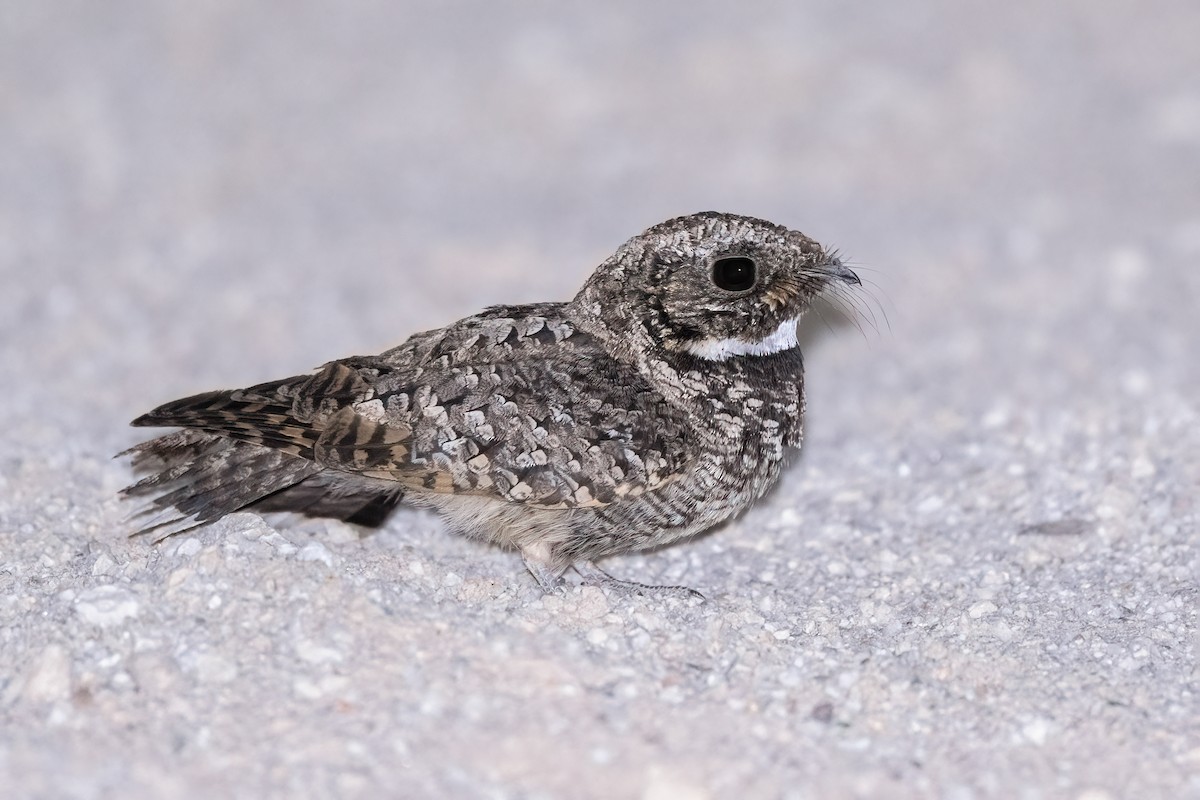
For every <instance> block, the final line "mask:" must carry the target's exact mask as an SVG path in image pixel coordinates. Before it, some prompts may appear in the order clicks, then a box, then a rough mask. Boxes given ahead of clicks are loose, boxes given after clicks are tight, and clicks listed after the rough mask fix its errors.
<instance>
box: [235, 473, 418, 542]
mask: <svg viewBox="0 0 1200 800" xmlns="http://www.w3.org/2000/svg"><path fill="white" fill-rule="evenodd" d="M403 499H404V491H403V488H402V487H400V486H399V485H396V486H383V487H381V486H377V485H374V484H368V483H366V482H365V481H362V480H361V479H355V478H349V477H345V476H336V475H331V474H330V473H328V472H320V473H317V474H316V475H313V476H311V477H309V478H306V479H304V480H303V481H301V482H299V483H297V484H296V485H294V486H289V487H288V488H286V489H281V490H280V491H278V492H276V493H275V494H272V495H269V496H267V497H264V498H263V499H262V500H259V501H258V502H257V503H255V504H254V507H253V508H254V510H255V511H294V512H297V513H300V514H304V515H306V516H309V517H330V518H333V519H340V520H343V521H345V522H353V523H355V524H357V525H365V526H367V527H370V528H376V527H378V526H380V525H382V524H383V522H384V520H385V519H387V517H388V515H389V514H390V513H391V512H392V510H393V509H394V508H395V507H396V506H397V505H399V504H400V501H401V500H403Z"/></svg>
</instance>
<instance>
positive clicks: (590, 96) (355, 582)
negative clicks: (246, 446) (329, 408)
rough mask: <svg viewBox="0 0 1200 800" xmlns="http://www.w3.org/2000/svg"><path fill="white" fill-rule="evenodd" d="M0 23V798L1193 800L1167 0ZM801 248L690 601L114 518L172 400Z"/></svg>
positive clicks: (322, 9)
mask: <svg viewBox="0 0 1200 800" xmlns="http://www.w3.org/2000/svg"><path fill="white" fill-rule="evenodd" d="M593 5H596V6H598V7H594V8H588V9H586V10H582V9H581V8H576V7H569V6H567V5H564V4H549V3H546V4H542V3H517V4H511V5H510V4H490V3H479V4H477V5H476V4H466V5H463V4H458V5H456V4H434V3H422V4H413V5H412V6H411V7H403V6H401V5H400V4H396V3H385V2H382V1H380V2H371V1H370V0H367V1H366V2H355V3H350V4H345V5H339V6H337V7H336V8H337V9H338V10H336V11H335V10H334V9H335V6H334V5H333V4H318V3H316V2H293V3H288V4H286V5H285V4H282V3H279V4H267V3H257V4H254V3H244V2H232V0H227V1H216V0H214V1H213V2H205V3H191V4H185V3H144V4H143V3H136V2H126V1H125V0H110V1H109V2H105V3H90V2H82V0H80V1H79V2H45V3H33V2H28V3H15V2H10V3H5V4H4V5H3V6H0V119H2V123H0V270H2V273H0V275H2V277H3V284H2V285H3V291H2V293H0V331H2V335H3V343H4V347H3V348H2V349H0V371H2V373H3V375H4V376H5V382H4V391H3V394H2V400H0V403H2V410H3V419H4V420H5V423H6V424H5V425H4V426H3V427H2V428H0V786H3V787H5V788H4V790H3V795H4V796H5V797H6V798H8V797H11V798H108V797H113V798H116V797H120V798H165V797H246V798H264V797H289V798H291V797H380V796H387V797H404V798H415V797H454V798H459V797H463V798H475V797H480V798H556V797H564V798H565V797H572V798H588V797H597V798H599V797H606V798H626V797H629V798H647V799H648V800H664V799H672V800H675V799H678V800H695V799H697V798H714V799H715V798H727V797H747V798H758V797H764V798H773V797H789V798H842V797H863V798H867V797H871V798H874V797H946V798H955V799H956V800H959V799H961V800H965V799H967V798H987V797H997V798H1058V797H1063V798H1079V799H1080V800H1104V799H1105V798H1114V800H1115V798H1125V797H1130V798H1132V797H1137V798H1153V797H1171V798H1188V797H1191V798H1197V797H1200V673H1198V672H1197V660H1198V655H1200V620H1198V618H1197V605H1198V601H1200V586H1198V583H1200V534H1198V532H1197V523H1198V521H1200V358H1198V357H1197V355H1196V350H1197V345H1198V343H1200V313H1197V309H1198V308H1200V264H1198V263H1197V262H1198V261H1200V178H1198V176H1200V84H1198V83H1197V75H1200V48H1198V47H1197V46H1196V42H1197V41H1200V6H1198V5H1197V4H1196V3H1194V2H1191V0H1180V1H1179V2H1166V1H1163V2H1142V3H1137V4H1134V3H1121V2H1088V3H1084V2H1082V1H1080V2H1062V3H1055V4H1045V3H1034V2H1032V0H1017V2H1012V3H1007V4H1003V5H997V4H981V3H960V2H950V1H949V0H946V2H934V1H933V0H926V1H924V2H913V3H906V4H894V3H889V2H883V0H879V1H878V2H867V3H858V4H842V3H833V2H804V3H798V2H789V3H781V4H779V5H777V6H767V5H754V4H751V5H745V6H740V7H739V9H738V10H737V11H734V10H733V7H732V6H729V5H727V4H708V3H699V4H697V3H659V4H652V5H651V4H633V3H628V4H626V3H608V4H602V5H600V4H593ZM709 208H715V209H718V210H726V211H735V212H739V213H748V214H753V215H757V216H763V217H766V218H768V219H772V220H775V221H777V222H780V223H784V224H787V225H789V226H790V227H795V228H799V229H801V230H803V231H805V232H807V233H809V234H810V235H812V236H813V237H815V238H817V239H818V240H819V241H821V242H823V243H827V244H831V245H836V246H838V247H840V248H841V249H842V250H843V251H844V252H845V253H847V254H848V255H849V256H850V257H851V259H852V261H853V262H854V263H855V264H856V265H858V268H859V269H860V272H861V274H863V275H864V277H867V278H869V279H870V285H869V287H868V289H869V293H868V294H864V295H863V301H864V305H863V308H862V310H861V311H860V313H859V315H858V317H857V318H855V319H854V320H853V321H847V320H846V319H844V318H842V317H839V315H838V314H837V313H836V312H835V310H834V309H827V311H826V313H825V314H824V318H825V320H824V321H825V322H826V324H822V320H821V319H818V318H817V317H813V319H812V320H811V322H812V323H813V324H811V325H809V326H807V327H806V329H805V332H804V333H805V341H806V356H807V358H808V379H809V386H810V396H809V400H810V415H809V420H808V421H809V426H808V428H809V440H808V443H807V445H806V448H805V451H804V453H803V455H802V456H800V457H799V458H798V459H797V461H796V463H795V464H794V465H793V466H792V467H791V468H790V469H789V471H788V472H787V473H786V474H785V477H784V479H783V481H782V482H781V484H780V486H779V487H778V489H777V490H776V491H774V492H773V493H772V494H770V495H769V496H768V497H767V498H765V499H764V500H763V502H761V503H760V504H759V505H758V506H756V507H755V508H754V509H753V510H751V511H750V512H749V513H747V514H746V515H745V516H743V517H742V518H741V519H739V520H737V521H735V522H733V523H731V524H729V525H727V526H725V527H724V528H723V529H722V530H719V531H716V532H714V533H712V534H711V535H708V536H705V537H702V538H700V539H698V540H696V541H693V542H690V543H686V544H682V545H679V546H676V547H673V548H669V549H666V550H664V551H661V552H657V553H653V554H649V555H639V556H631V557H625V558H620V559H614V560H613V561H612V562H610V565H609V566H610V567H611V569H612V570H613V571H615V572H617V573H618V574H619V575H621V576H623V577H627V578H632V579H636V580H641V581H650V582H682V583H685V584H687V585H689V586H692V587H695V588H697V589H700V590H702V591H704V592H705V593H706V594H707V595H708V597H709V601H708V602H707V603H705V604H691V603H688V602H685V601H682V600H672V599H662V598H644V597H620V596H610V595H607V594H605V593H604V592H603V591H601V590H599V589H595V588H582V589H581V588H579V587H574V588H570V589H568V590H566V591H564V592H563V593H561V594H556V595H552V596H546V597H543V596H541V595H540V593H539V592H538V591H537V590H536V588H535V586H534V584H533V582H532V580H531V579H530V578H529V576H528V575H526V574H525V573H524V572H523V570H522V568H521V565H520V561H519V559H518V558H517V557H516V556H514V555H513V554H511V553H505V552H500V551H497V550H492V549H487V548H485V547H482V546H480V545H478V544H475V543H472V542H468V541H465V540H462V539H459V538H456V537H454V536H452V535H449V534H447V533H446V531H444V530H443V529H442V528H441V525H440V523H439V522H438V521H437V520H436V518H434V517H432V516H429V515H427V514H424V513H422V512H415V511H403V512H401V513H399V514H397V515H396V516H395V517H394V518H393V520H392V521H391V522H390V523H389V524H388V526H387V527H386V528H385V529H383V530H381V531H379V532H377V533H374V534H372V535H368V536H361V535H360V533H361V532H360V531H358V530H356V529H354V528H352V527H349V526H346V525H343V524H341V523H326V522H312V521H308V522H305V521H299V520H295V519H289V518H286V517H280V518H267V519H263V518H260V517H258V516H255V515H250V514H241V515H235V516H232V517H229V518H227V519H225V520H223V521H221V522H220V523H218V524H215V525H212V526H211V527H208V528H205V529H201V530H198V531H196V532H194V533H193V534H191V535H187V536H184V537H181V538H178V539H175V540H172V541H169V542H167V543H166V544H164V545H162V546H159V547H153V546H151V545H149V544H147V543H146V542H145V541H142V540H129V539H127V538H126V536H125V533H126V530H125V529H124V527H123V525H122V518H123V515H124V510H123V509H122V507H121V504H120V503H119V502H118V501H117V499H116V497H115V493H116V491H117V490H118V489H119V488H120V487H121V486H122V485H124V483H125V482H126V481H127V479H128V477H129V476H128V470H127V466H126V465H125V464H124V463H123V462H121V461H113V460H112V459H111V456H112V454H113V453H115V452H117V451H118V450H121V449H123V448H124V447H127V446H129V445H131V444H133V443H134V442H136V441H139V440H140V438H141V435H140V434H139V432H138V431H134V430H132V429H129V428H127V427H126V422H127V421H128V420H129V419H131V418H133V417H134V416H136V415H137V414H138V413H140V412H142V411H145V410H147V409H148V408H149V407H151V406H153V405H156V404H157V403H159V402H162V401H165V400H169V399H172V398H175V397H177V396H181V395H184V394H187V393H192V392H197V391H202V390H206V389H210V388H217V387H231V386H238V385H246V384H249V383H254V382H259V381H262V380H266V379H269V378H275V377H280V376H283V375H289V374H293V373H295V372H300V371H304V370H307V369H309V368H311V367H313V366H315V365H317V364H319V363H321V362H323V361H325V360H327V359H330V358H335V357H339V356H344V355H350V354H354V353H370V352H376V351H378V350H381V349H383V348H384V347H387V346H389V345H391V344H395V343H397V342H399V341H401V340H402V339H403V338H405V337H406V336H407V335H408V334H410V333H412V332H414V331H417V330H423V329H426V328H430V327H435V326H440V325H442V324H445V323H447V322H449V321H451V320H453V319H456V318H458V317H461V316H463V315H466V314H468V313H471V312H473V311H475V310H477V309H478V308H480V307H482V306H484V305H488V304H492V303H499V302H524V301H533V300H552V299H566V298H568V297H570V296H571V295H572V294H573V293H574V291H575V289H576V288H577V287H578V286H579V285H580V283H581V282H582V280H583V279H584V277H585V276H586V275H587V274H588V273H589V272H590V270H591V269H592V267H593V266H594V265H596V264H597V263H599V262H600V261H601V260H602V259H603V258H604V256H605V255H607V253H608V252H610V251H611V250H612V249H613V248H614V247H615V246H616V245H617V244H619V243H620V242H621V241H623V240H624V239H625V238H626V237H628V236H629V235H631V234H633V233H636V232H638V231H640V230H641V229H642V228H644V227H646V226H648V225H650V224H652V223H654V222H657V221H659V220H662V219H665V218H667V217H670V216H674V215H677V214H681V213H688V212H692V211H698V210H703V209H709Z"/></svg>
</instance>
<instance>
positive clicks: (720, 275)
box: [712, 256, 757, 292]
mask: <svg viewBox="0 0 1200 800" xmlns="http://www.w3.org/2000/svg"><path fill="white" fill-rule="evenodd" d="M756 272H757V269H756V268H755V266H754V261H753V260H751V259H749V258H745V257H744V256H733V257H731V258H719V259H717V260H716V261H714V262H713V270H712V281H713V283H715V284H716V285H717V288H718V289H724V290H725V291H727V292H744V291H746V290H747V289H753V288H754V281H755V273H756Z"/></svg>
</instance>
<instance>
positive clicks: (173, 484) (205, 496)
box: [121, 358, 402, 538]
mask: <svg viewBox="0 0 1200 800" xmlns="http://www.w3.org/2000/svg"><path fill="white" fill-rule="evenodd" d="M382 369H386V365H382V364H379V363H377V362H376V361H375V360H373V359H361V358H360V359H347V360H344V361H341V362H330V363H329V364H326V365H325V367H323V368H322V369H321V370H319V371H317V372H316V373H314V374H312V375H302V376H297V377H294V378H286V379H284V380H280V381H272V382H270V383H264V384H259V385H258V386H252V387H250V388H248V389H238V390H234V391H220V392H206V393H204V394H198V395H194V396H192V397H185V398H183V399H181V400H175V401H173V402H170V403H166V404H164V405H161V406H159V407H158V408H156V409H154V410H153V411H151V412H149V413H148V414H143V415H142V416H140V417H138V418H137V419H135V420H134V421H133V424H134V425H136V426H162V427H167V426H172V427H174V426H178V427H181V428H184V429H185V430H182V431H178V432H176V433H170V434H167V435H165V436H160V437H158V438H157V439H152V440H150V441H148V442H144V443H142V444H139V445H137V446H135V447H132V448H130V449H129V450H127V451H125V452H124V453H122V454H121V455H123V456H129V457H130V458H131V460H132V466H133V470H134V473H135V475H137V476H139V480H137V482H136V483H134V484H132V485H131V486H128V487H126V488H125V489H124V490H123V492H122V493H123V494H124V495H125V496H127V497H131V498H135V499H139V500H142V501H143V503H144V506H143V508H142V509H141V510H140V511H137V512H135V514H134V515H133V518H134V519H135V520H137V521H138V522H139V523H140V524H142V525H143V527H142V528H141V529H140V530H139V533H148V532H151V531H154V532H155V533H156V535H158V536H159V537H160V538H165V537H167V536H172V535H174V534H176V533H181V532H183V531H185V530H189V529H191V528H193V527H196V526H197V525H202V524H204V523H206V522H211V521H213V520H215V519H218V518H220V517H222V516H224V515H226V514H230V513H233V512H234V511H239V510H242V509H248V508H254V509H257V510H262V511H299V512H301V513H305V514H309V515H311V516H331V517H337V518H340V519H344V520H348V521H352V522H359V523H363V524H372V525H378V524H379V523H380V522H382V521H383V519H384V517H386V516H387V514H388V512H390V511H391V509H392V508H394V507H395V506H396V504H397V503H399V502H400V499H401V496H402V491H401V490H400V489H398V488H397V487H395V486H394V485H390V484H380V483H374V482H372V481H371V480H370V479H366V478H361V477H355V476H350V475H345V474H342V473H337V472H332V471H330V470H327V469H325V468H323V467H322V466H321V465H320V464H318V463H316V454H315V452H314V448H315V445H316V442H317V440H318V439H319V438H320V437H321V434H322V433H323V431H324V427H325V422H326V421H327V420H329V419H330V418H331V417H332V416H333V415H334V414H335V413H336V412H337V411H338V409H340V408H342V407H344V406H345V405H347V404H349V403H352V402H355V401H359V400H363V399H365V398H367V397H369V396H371V395H372V392H373V390H372V389H371V387H370V385H369V384H368V383H367V381H366V380H364V377H363V376H364V374H367V375H373V374H378V372H379V371H380V370H382Z"/></svg>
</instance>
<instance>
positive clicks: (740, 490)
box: [125, 213, 857, 588]
mask: <svg viewBox="0 0 1200 800" xmlns="http://www.w3.org/2000/svg"><path fill="white" fill-rule="evenodd" d="M723 265H732V267H729V268H728V269H732V270H733V272H732V273H731V274H733V275H734V278H732V279H727V280H726V282H725V286H724V287H723V286H722V285H721V284H722V277H721V271H722V270H723V269H726V267H725V266H723ZM747 275H749V276H750V277H751V278H752V279H753V283H752V285H750V286H749V288H745V287H744V286H742V284H740V283H739V284H737V285H732V284H730V283H729V282H728V281H729V280H734V279H736V280H737V281H743V282H744V281H746V280H748V278H747ZM833 281H846V282H852V283H856V282H857V278H856V277H855V276H854V274H853V273H852V272H850V271H849V270H847V269H846V268H845V267H844V266H842V265H841V262H840V261H838V260H837V259H836V258H835V257H833V256H831V255H829V254H828V253H826V252H825V251H824V250H823V249H822V248H821V247H820V246H819V245H817V244H816V243H815V242H813V241H812V240H810V239H808V238H807V237H804V236H803V235H801V234H798V233H796V232H793V231H789V230H787V229H785V228H782V227H779V226H776V225H773V224H771V223H768V222H764V221H761V220H755V219H752V218H748V217H739V216H735V215H727V214H716V213H707V214H698V215H693V216H690V217H681V218H678V219H675V220H670V221H668V222H665V223H662V224H661V225H658V226H655V227H653V228H651V229H649V230H648V231H646V232H645V233H643V234H641V235H640V236H637V237H634V238H633V239H631V240H630V241H629V242H627V243H626V244H625V245H624V246H622V248H620V249H619V250H618V251H617V252H616V253H615V254H614V255H613V256H612V257H611V258H610V259H609V260H608V261H606V262H605V263H604V264H602V265H601V266H600V267H599V268H598V269H597V270H596V272H595V273H594V274H593V275H592V277H591V278H590V279H589V280H588V282H587V283H586V284H585V286H584V288H583V289H582V290H581V291H580V293H579V294H578V296H577V297H576V298H575V299H574V300H573V301H572V302H570V303H539V304H532V305H524V306H496V307H493V308H490V309H488V310H486V311H484V312H482V313H480V314H478V315H476V316H472V317H468V318H466V319H464V320H461V321H459V322H457V323H455V324H453V325H450V326H448V327H446V328H441V329H438V330H434V331H427V332H424V333H419V334H415V335H414V336H412V337H411V338H409V339H408V341H406V342H405V343H404V344H402V345H401V346H399V347H396V348H394V349H392V350H389V351H387V352H385V353H383V354H381V355H379V356H371V357H354V358H348V359H342V360H340V361H334V362H330V363H328V364H326V365H325V366H324V367H323V368H322V369H321V370H319V371H318V372H316V373H315V374H313V375H307V376H298V377H293V378H288V379H285V380H282V381H274V382H271V383H266V384H261V385H259V386H254V387H250V388H248V389H242V390H235V391H223V392H211V393H207V394H203V395H197V396H195V397H190V398H185V399H183V400H178V401H175V402H173V403H168V404H166V405H163V406H160V407H159V408H157V409H155V410H154V411H152V412H150V413H149V414H146V415H144V416H142V417H140V418H138V419H137V420H135V421H134V424H135V425H162V426H166V425H170V426H180V427H183V428H184V429H185V430H183V431H181V432H178V433H173V434H168V435H166V436H163V437H160V438H158V439H154V440H151V441H149V442H146V443H143V444H141V445H138V446H137V447H135V448H133V449H132V450H131V451H129V452H130V454H131V455H132V457H133V466H134V468H135V470H136V471H137V472H138V473H139V474H141V475H144V476H145V477H143V478H142V479H141V480H140V481H139V482H138V483H135V484H134V485H133V486H131V487H129V488H127V489H126V490H125V493H126V494H127V495H131V496H134V497H140V498H144V499H145V500H146V502H147V508H146V510H145V516H144V517H143V519H142V523H143V525H144V526H145V529H146V530H153V531H155V532H157V534H158V535H160V536H165V535H171V534H173V533H176V532H179V531H180V530H186V529H188V528H189V527H192V526H194V525H196V524H203V523H205V522H209V521H211V520H213V519H216V518H219V517H220V516H222V515H224V514H227V513H230V512H233V511H236V510H239V509H244V508H253V509H257V510H267V511H269V510H292V511H300V512H303V513H307V514H311V515H316V516H333V517H338V518H341V519H346V520H349V521H354V522H362V523H365V524H379V523H380V522H382V520H383V519H384V518H386V516H387V514H388V512H389V511H390V510H391V509H392V508H393V507H394V506H395V505H396V504H397V503H399V502H401V501H405V502H412V503H415V504H419V505H426V506H429V507H432V508H435V509H437V510H438V511H439V512H441V513H442V514H443V515H444V516H445V517H446V519H447V520H448V521H449V522H450V523H451V524H452V525H453V526H454V527H456V528H458V529H459V530H461V531H463V532H465V533H468V534H471V535H476V536H479V537H481V538H484V539H487V540H490V541H493V542H496V543H499V544H502V545H507V546H511V547H515V548H517V549H519V550H520V551H521V552H522V554H523V555H524V556H525V559H526V563H527V564H528V565H529V567H530V570H531V571H532V572H533V573H534V575H535V577H537V578H538V580H539V581H540V582H541V583H542V584H543V585H544V586H547V588H549V585H551V584H552V583H553V581H554V580H556V579H557V577H558V576H559V575H560V574H561V573H562V572H563V571H564V570H565V569H566V568H568V567H569V566H571V565H573V564H580V563H588V562H591V561H593V560H595V559H598V558H602V557H603V556H606V555H611V554H614V553H619V552H624V551H628V550H636V549H643V548H647V547H654V546H659V545H663V544H667V543H669V542H672V541H675V540H677V539H680V538H682V537H686V536H689V535H692V534H695V533H698V532H700V531H703V530H705V529H707V528H709V527H712V526H713V525H715V524H717V523H720V522H722V521H723V520H726V519H728V518H729V517H730V516H732V515H734V514H736V513H738V512H739V511H741V510H743V509H744V508H746V507H747V506H748V505H749V504H751V503H752V502H754V501H755V500H757V499H758V498H759V497H761V496H762V494H763V493H764V492H766V490H767V489H768V488H770V486H771V485H772V484H773V483H774V482H775V481H776V480H777V479H778V477H779V473H780V469H781V466H782V462H783V459H784V455H785V451H786V449H787V448H789V447H798V446H799V445H800V441H801V434H802V427H801V418H802V415H803V411H804V395H803V364H802V361H801V357H800V352H799V349H798V348H797V347H796V346H795V321H796V319H798V317H799V316H800V314H801V313H803V311H804V310H805V309H806V308H807V307H808V305H809V303H810V302H811V301H812V300H813V299H814V298H815V297H816V296H817V295H818V294H820V293H821V292H822V291H823V290H825V289H826V288H827V287H828V286H829V285H830V283H831V282H833ZM731 285H732V289H731V288H730V286H731Z"/></svg>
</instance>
